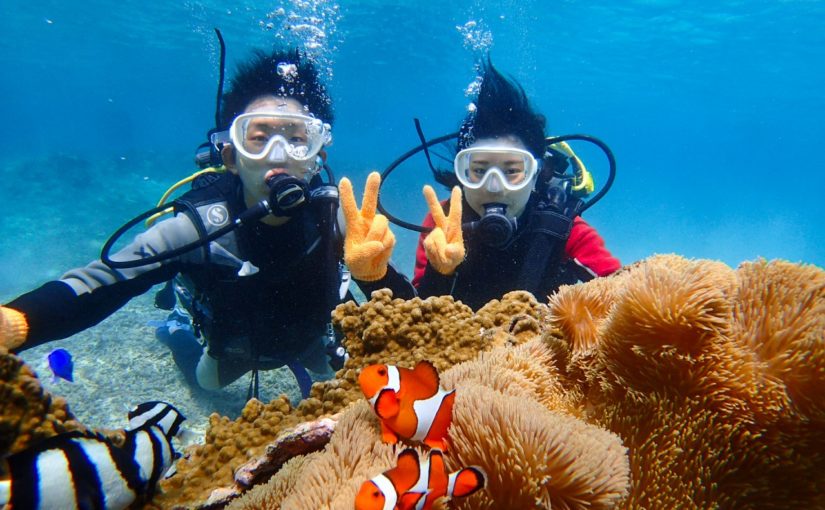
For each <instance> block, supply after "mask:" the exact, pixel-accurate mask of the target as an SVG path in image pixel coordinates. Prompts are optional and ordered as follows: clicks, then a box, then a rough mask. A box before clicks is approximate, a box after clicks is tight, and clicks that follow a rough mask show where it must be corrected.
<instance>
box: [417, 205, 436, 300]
mask: <svg viewBox="0 0 825 510" xmlns="http://www.w3.org/2000/svg"><path fill="white" fill-rule="evenodd" d="M421 225H422V226H424V227H429V228H432V227H435V221H433V216H432V215H431V214H430V213H427V216H426V217H425V218H424V222H423V223H422V224H421ZM428 234H429V232H421V234H420V235H419V236H418V247H417V248H416V249H415V272H414V273H413V287H415V288H418V285H419V284H420V283H421V277H423V276H424V271H425V270H426V269H427V253H426V252H425V251H424V238H426V237H427V235H428Z"/></svg>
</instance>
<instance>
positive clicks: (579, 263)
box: [564, 216, 622, 281]
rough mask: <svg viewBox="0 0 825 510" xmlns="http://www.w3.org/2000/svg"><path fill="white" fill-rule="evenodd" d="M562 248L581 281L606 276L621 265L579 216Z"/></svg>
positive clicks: (599, 237)
mask: <svg viewBox="0 0 825 510" xmlns="http://www.w3.org/2000/svg"><path fill="white" fill-rule="evenodd" d="M564 250H565V252H566V254H567V256H568V257H569V258H570V260H571V261H572V262H573V264H574V266H575V267H576V268H577V269H578V271H577V274H578V276H579V279H580V280H581V281H588V280H592V279H593V278H595V277H597V276H607V275H609V274H612V273H614V272H616V271H618V270H619V268H620V267H622V264H621V262H619V259H617V258H616V257H614V256H613V255H612V254H611V253H610V251H609V250H608V249H607V248H606V247H605V245H604V239H602V236H600V235H599V233H598V232H596V229H594V228H593V227H591V226H590V225H588V224H587V222H585V221H584V220H583V219H581V217H579V216H577V217H576V218H575V219H574V220H573V227H572V228H571V230H570V237H568V238H567V244H566V245H565V247H564Z"/></svg>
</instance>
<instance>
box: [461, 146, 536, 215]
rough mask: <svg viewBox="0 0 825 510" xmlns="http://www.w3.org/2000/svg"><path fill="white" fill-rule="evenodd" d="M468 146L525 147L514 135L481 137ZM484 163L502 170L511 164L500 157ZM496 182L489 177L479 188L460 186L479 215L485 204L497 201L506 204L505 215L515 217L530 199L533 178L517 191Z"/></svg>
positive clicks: (482, 211) (523, 148)
mask: <svg viewBox="0 0 825 510" xmlns="http://www.w3.org/2000/svg"><path fill="white" fill-rule="evenodd" d="M470 147H497V148H509V149H522V150H526V147H525V146H524V144H523V143H521V140H519V139H518V138H517V137H515V136H507V137H499V138H482V139H480V140H477V141H476V142H475V143H474V144H473V145H471V146H470ZM490 157H491V158H495V157H500V158H506V157H507V156H506V155H503V154H502V155H491V156H490ZM485 165H486V167H492V166H497V167H499V168H501V169H503V170H504V171H507V169H508V168H509V167H510V165H511V162H510V161H505V160H503V159H502V161H486V162H485ZM522 171H523V169H522ZM496 183H497V180H496V179H495V178H494V179H490V185H488V186H483V187H481V188H479V189H470V188H468V187H466V186H462V188H463V189H462V191H463V193H464V199H465V200H467V203H468V204H469V205H470V207H471V208H472V209H473V211H475V212H476V214H478V215H479V216H484V205H485V204H491V203H498V204H504V205H506V206H507V216H509V217H510V218H515V217H517V216H519V215H520V214H521V213H522V212H524V208H525V207H526V206H527V201H528V200H529V199H530V193H532V192H533V189H534V188H535V186H536V183H535V178H533V179H532V182H530V183H528V184H527V185H526V186H525V187H524V188H522V189H520V190H517V191H511V190H508V189H506V188H504V186H500V185H496Z"/></svg>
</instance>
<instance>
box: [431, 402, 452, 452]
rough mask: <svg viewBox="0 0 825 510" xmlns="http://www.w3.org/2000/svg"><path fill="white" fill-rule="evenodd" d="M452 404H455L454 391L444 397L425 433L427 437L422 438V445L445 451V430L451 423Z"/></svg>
mask: <svg viewBox="0 0 825 510" xmlns="http://www.w3.org/2000/svg"><path fill="white" fill-rule="evenodd" d="M453 404H455V390H453V391H451V392H449V393H447V394H446V395H444V398H443V399H442V400H441V404H440V405H439V407H438V411H436V413H435V417H433V422H432V424H431V425H430V430H429V432H427V437H425V438H424V444H426V445H427V446H429V447H430V448H438V449H439V450H444V451H446V450H447V430H448V429H449V428H450V424H451V423H452V422H453Z"/></svg>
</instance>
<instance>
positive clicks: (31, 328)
mask: <svg viewBox="0 0 825 510" xmlns="http://www.w3.org/2000/svg"><path fill="white" fill-rule="evenodd" d="M222 70H223V69H222ZM221 74H223V73H221ZM218 97H219V110H218V113H217V114H216V117H217V122H218V126H223V127H225V128H226V129H225V130H224V131H219V130H217V129H216V130H214V132H213V133H212V142H213V148H214V151H213V152H214V153H215V155H216V156H217V155H218V154H219V155H220V159H221V160H222V163H223V165H224V166H225V170H226V171H210V172H206V173H203V174H201V175H200V176H199V177H198V178H197V179H195V180H194V181H193V185H192V189H191V190H190V191H188V192H186V193H185V194H184V195H182V197H180V198H179V199H177V200H176V201H175V202H173V207H174V211H175V215H174V216H173V217H172V218H169V219H166V220H164V221H161V222H158V223H157V224H155V225H154V226H152V227H151V228H149V229H148V230H147V231H146V232H144V233H142V234H140V235H138V236H137V237H136V238H135V239H134V240H133V241H132V242H131V244H129V245H128V246H126V247H125V248H123V249H121V250H120V251H118V252H117V253H115V254H113V255H111V256H109V255H108V250H109V248H110V247H111V245H112V244H113V242H114V239H112V240H110V242H109V243H107V246H106V247H105V248H104V251H103V255H102V256H101V260H96V261H94V262H92V263H90V264H89V265H87V266H85V267H82V268H79V269H74V270H72V271H69V272H68V273H66V274H65V275H63V276H62V277H61V278H60V279H59V280H57V281H52V282H48V283H46V284H45V285H43V286H42V287H40V288H38V289H36V290H34V291H31V292H29V293H27V294H24V295H22V296H20V297H18V298H17V299H15V300H13V301H11V302H10V303H8V304H7V305H5V306H4V307H2V308H0V343H1V344H4V345H5V346H6V347H8V348H10V349H11V350H12V351H21V350H25V349H28V348H30V347H33V346H36V345H39V344H42V343H44V342H48V341H51V340H55V339H59V338H65V337H68V336H70V335H73V334H75V333H77V332H79V331H82V330H84V329H85V328H88V327H90V326H92V325H94V324H97V323H98V322H100V321H101V320H103V319H104V318H106V317H108V316H109V315H111V314H112V313H114V312H115V311H116V310H117V309H119V308H120V307H121V306H123V305H124V304H125V303H126V302H127V301H129V299H131V298H132V297H135V296H138V295H140V294H142V293H144V292H146V291H147V290H149V288H151V287H152V286H153V285H155V284H158V283H162V282H167V281H170V280H173V279H174V285H173V286H169V287H168V289H169V290H170V291H171V290H172V289H173V288H174V290H175V291H176V292H177V296H178V299H179V300H180V303H181V305H182V306H183V307H184V308H185V309H186V311H187V312H188V314H183V313H181V312H180V311H176V312H173V315H172V316H170V318H169V322H168V323H167V324H165V325H163V326H164V327H161V328H159V330H158V336H159V338H160V339H161V340H162V341H163V342H164V343H166V344H167V345H168V346H169V347H170V348H171V350H172V353H173V356H174V359H175V361H176V363H177V364H178V366H179V367H180V368H181V370H182V372H183V374H184V375H185V377H186V379H187V380H188V381H189V382H190V383H192V384H197V385H198V386H200V387H201V388H204V389H207V390H213V389H218V388H221V387H224V386H226V385H227V384H229V383H231V382H233V381H235V380H236V379H238V378H239V377H241V376H242V375H243V374H245V373H247V372H250V371H251V372H252V374H253V376H252V381H253V382H252V383H250V393H251V394H252V392H253V387H254V395H255V396H257V391H258V388H257V371H258V370H267V369H273V368H278V367H282V366H285V365H287V366H289V367H290V368H291V369H292V370H293V372H294V373H295V375H296V378H297V379H298V381H299V383H301V389H302V393H303V394H304V396H307V393H308V391H309V384H310V383H311V381H309V380H308V377H309V376H308V374H307V373H306V369H309V370H310V371H312V372H314V373H316V374H318V375H319V377H326V376H330V375H331V373H332V368H331V366H330V363H331V362H333V363H334V362H336V361H341V360H340V359H336V360H332V359H331V358H330V356H328V353H330V349H329V347H330V344H331V342H332V339H333V335H332V333H331V330H330V327H329V323H330V312H331V310H332V309H333V308H334V307H335V306H336V305H337V304H338V302H340V299H341V295H340V290H341V289H340V287H341V282H342V277H343V275H342V265H341V264H340V257H341V239H340V235H339V233H338V230H337V225H336V216H337V202H338V200H337V198H338V197H337V189H336V188H335V186H334V184H333V185H329V184H327V183H324V182H323V181H322V179H321V177H320V175H319V172H320V171H321V169H322V167H323V166H324V161H325V159H326V152H325V147H326V146H328V145H329V144H330V143H331V140H332V136H331V131H330V129H331V128H330V124H331V123H332V120H333V112H332V106H331V101H330V97H329V95H328V94H327V91H326V88H325V86H324V85H323V84H322V83H321V82H320V80H319V74H318V70H317V69H316V68H315V67H314V65H313V64H312V62H310V61H309V60H307V59H306V58H305V57H304V56H303V55H301V54H300V53H299V52H298V51H297V50H295V51H283V50H281V51H279V50H276V51H274V52H272V53H271V54H264V53H263V52H260V51H258V52H255V53H254V55H253V56H252V58H250V59H249V60H248V61H246V62H245V63H242V64H241V65H240V66H239V68H238V71H237V73H236V75H235V77H234V79H233V80H232V81H231V83H230V86H229V89H228V91H227V92H226V94H222V85H221V89H219V92H218ZM219 162H220V161H216V163H219ZM164 207H166V206H164ZM150 212H151V211H150ZM143 217H145V215H144V216H142V217H140V218H141V219H142V218H143ZM130 224H132V225H133V224H134V222H132V223H130ZM130 224H127V225H130ZM116 235H117V234H116ZM170 296H171V301H172V302H171V303H167V305H168V306H167V308H169V309H171V308H172V306H171V305H174V301H175V299H174V296H173V295H171V293H167V295H166V301H169V297H170ZM198 339H200V340H198ZM339 354H340V351H339Z"/></svg>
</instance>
